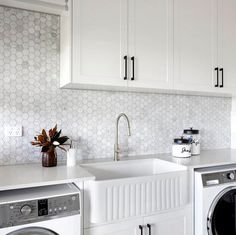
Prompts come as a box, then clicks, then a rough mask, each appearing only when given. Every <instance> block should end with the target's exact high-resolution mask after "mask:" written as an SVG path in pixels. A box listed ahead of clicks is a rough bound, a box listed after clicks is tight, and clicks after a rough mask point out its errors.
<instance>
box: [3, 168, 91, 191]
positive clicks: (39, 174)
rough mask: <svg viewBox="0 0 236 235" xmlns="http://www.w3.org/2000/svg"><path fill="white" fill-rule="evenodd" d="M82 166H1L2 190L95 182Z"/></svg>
mask: <svg viewBox="0 0 236 235" xmlns="http://www.w3.org/2000/svg"><path fill="white" fill-rule="evenodd" d="M94 179H95V177H94V176H93V175H91V174H90V173H89V172H87V171H86V170H85V169H83V168H82V167H80V166H74V167H67V166H64V165H59V166H57V167H51V168H46V167H42V165H40V164H25V165H12V166H0V190H8V189H16V188H25V187H37V186H45V185H53V184H62V183H70V182H81V181H86V180H94Z"/></svg>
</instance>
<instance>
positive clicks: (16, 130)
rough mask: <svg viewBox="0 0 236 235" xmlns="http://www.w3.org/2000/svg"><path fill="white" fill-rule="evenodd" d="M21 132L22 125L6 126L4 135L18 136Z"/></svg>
mask: <svg viewBox="0 0 236 235" xmlns="http://www.w3.org/2000/svg"><path fill="white" fill-rule="evenodd" d="M22 134H23V127H22V126H6V127H5V136H8V137H20V136H22Z"/></svg>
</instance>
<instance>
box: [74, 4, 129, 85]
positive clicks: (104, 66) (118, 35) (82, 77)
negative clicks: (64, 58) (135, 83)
mask: <svg viewBox="0 0 236 235" xmlns="http://www.w3.org/2000/svg"><path fill="white" fill-rule="evenodd" d="M72 19H73V20H72V83H74V84H81V85H83V84H85V85H104V86H125V87H126V86H127V81H126V80H124V67H125V66H124V56H126V55H127V0H74V1H73V17H72Z"/></svg>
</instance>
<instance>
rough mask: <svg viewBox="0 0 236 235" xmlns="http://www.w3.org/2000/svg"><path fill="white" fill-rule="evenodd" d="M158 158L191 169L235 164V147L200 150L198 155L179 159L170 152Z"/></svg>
mask: <svg viewBox="0 0 236 235" xmlns="http://www.w3.org/2000/svg"><path fill="white" fill-rule="evenodd" d="M157 158H158V159H161V160H165V161H168V162H173V163H177V164H179V165H183V166H186V167H188V168H191V169H196V168H203V167H212V166H223V165H230V164H236V149H217V150H206V151H201V154H200V155H197V156H191V157H190V158H186V159H181V158H175V157H172V156H171V154H163V155H162V154H160V155H157Z"/></svg>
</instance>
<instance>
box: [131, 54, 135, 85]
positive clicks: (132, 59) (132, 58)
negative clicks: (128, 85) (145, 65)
mask: <svg viewBox="0 0 236 235" xmlns="http://www.w3.org/2000/svg"><path fill="white" fill-rule="evenodd" d="M131 61H132V77H131V81H134V73H135V72H134V56H132V57H131Z"/></svg>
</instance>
